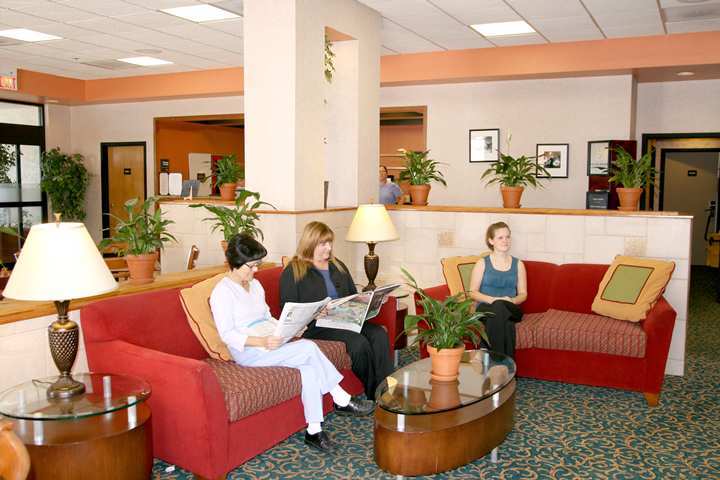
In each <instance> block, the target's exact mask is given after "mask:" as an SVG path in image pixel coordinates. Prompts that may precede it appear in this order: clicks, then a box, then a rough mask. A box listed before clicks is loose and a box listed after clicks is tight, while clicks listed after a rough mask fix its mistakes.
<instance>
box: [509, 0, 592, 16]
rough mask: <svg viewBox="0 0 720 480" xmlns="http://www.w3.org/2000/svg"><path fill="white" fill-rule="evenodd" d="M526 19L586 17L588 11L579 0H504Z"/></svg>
mask: <svg viewBox="0 0 720 480" xmlns="http://www.w3.org/2000/svg"><path fill="white" fill-rule="evenodd" d="M506 1H507V3H508V4H510V5H511V6H512V7H513V8H514V9H515V10H516V11H517V12H518V13H519V14H520V15H521V16H523V17H524V18H525V19H526V20H533V21H535V20H540V19H553V18H557V17H583V16H584V17H587V18H590V17H589V15H588V13H587V12H586V11H585V9H584V8H583V6H582V3H580V1H579V0H545V1H539V0H506Z"/></svg>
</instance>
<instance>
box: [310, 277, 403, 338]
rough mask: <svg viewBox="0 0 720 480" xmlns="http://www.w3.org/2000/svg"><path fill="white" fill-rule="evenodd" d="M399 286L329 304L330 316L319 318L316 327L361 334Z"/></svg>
mask: <svg viewBox="0 0 720 480" xmlns="http://www.w3.org/2000/svg"><path fill="white" fill-rule="evenodd" d="M399 286H400V284H399V283H394V284H391V285H385V286H383V287H378V288H376V289H375V290H373V291H371V292H360V293H356V294H354V295H350V296H348V297H343V298H340V299H336V300H333V301H332V302H329V303H328V310H329V311H328V314H327V315H323V316H320V317H318V318H317V323H316V325H317V326H318V327H325V328H340V329H343V330H350V331H353V332H356V333H360V330H362V326H363V324H364V323H365V321H367V320H370V319H371V318H374V317H376V316H377V314H378V313H380V308H382V304H383V303H384V301H385V297H387V296H388V294H390V292H392V291H393V290H395V289H396V288H397V287H399Z"/></svg>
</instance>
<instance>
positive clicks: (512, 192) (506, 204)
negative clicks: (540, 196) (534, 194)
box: [500, 185, 525, 208]
mask: <svg viewBox="0 0 720 480" xmlns="http://www.w3.org/2000/svg"><path fill="white" fill-rule="evenodd" d="M524 190H525V187H506V186H505V185H501V186H500V193H501V194H502V199H503V208H520V198H521V197H522V194H523V191H524Z"/></svg>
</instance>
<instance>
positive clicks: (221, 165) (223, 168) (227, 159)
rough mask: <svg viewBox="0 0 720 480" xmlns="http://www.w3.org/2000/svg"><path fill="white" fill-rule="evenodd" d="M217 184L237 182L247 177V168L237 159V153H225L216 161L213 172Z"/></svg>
mask: <svg viewBox="0 0 720 480" xmlns="http://www.w3.org/2000/svg"><path fill="white" fill-rule="evenodd" d="M212 176H213V177H215V182H216V183H217V185H223V184H226V183H237V182H238V180H243V179H244V178H245V169H244V168H243V166H242V165H240V164H239V163H238V161H237V157H236V156H235V154H234V153H233V154H230V155H223V156H222V158H220V159H219V160H218V161H217V162H215V171H214V172H213V174H212Z"/></svg>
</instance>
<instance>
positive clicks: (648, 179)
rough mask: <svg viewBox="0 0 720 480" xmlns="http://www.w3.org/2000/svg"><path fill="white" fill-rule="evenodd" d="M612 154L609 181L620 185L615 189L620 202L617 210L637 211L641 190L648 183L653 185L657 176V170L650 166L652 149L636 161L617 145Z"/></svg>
mask: <svg viewBox="0 0 720 480" xmlns="http://www.w3.org/2000/svg"><path fill="white" fill-rule="evenodd" d="M614 152H615V160H614V161H613V163H612V166H611V173H612V177H610V180H609V181H610V182H612V183H616V184H618V185H622V187H617V188H616V189H615V191H616V192H617V193H618V200H619V201H620V206H619V207H618V210H624V211H634V210H637V209H638V203H639V201H640V196H641V195H642V192H643V188H644V187H645V186H646V185H647V184H648V183H653V182H654V181H655V175H656V174H657V170H655V167H653V166H652V158H653V154H652V148H650V149H649V150H648V151H647V153H645V155H643V156H642V157H640V158H639V159H638V160H635V159H634V158H633V157H632V155H630V153H628V151H627V150H625V149H624V148H623V147H621V146H619V145H618V146H617V147H615V149H614Z"/></svg>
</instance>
